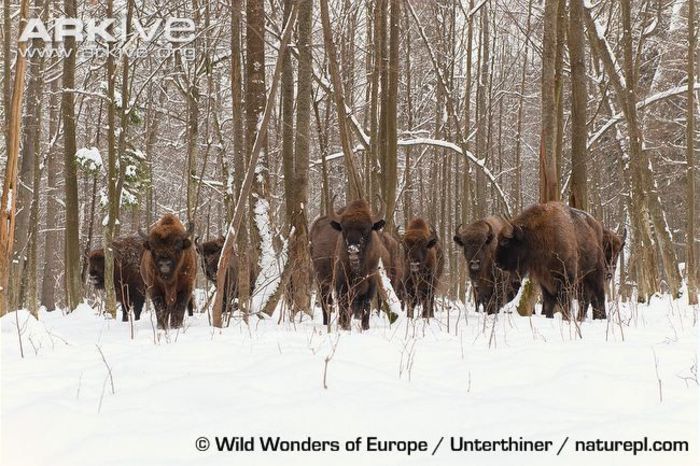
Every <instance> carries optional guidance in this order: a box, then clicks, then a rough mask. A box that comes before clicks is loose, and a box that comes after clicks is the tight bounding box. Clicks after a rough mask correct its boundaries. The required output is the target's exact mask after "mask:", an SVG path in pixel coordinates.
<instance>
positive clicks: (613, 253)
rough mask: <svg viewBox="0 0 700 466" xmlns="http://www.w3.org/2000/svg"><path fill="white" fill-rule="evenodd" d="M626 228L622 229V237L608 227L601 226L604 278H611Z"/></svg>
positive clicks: (623, 244) (625, 236) (622, 245)
mask: <svg viewBox="0 0 700 466" xmlns="http://www.w3.org/2000/svg"><path fill="white" fill-rule="evenodd" d="M626 239H627V230H625V231H623V233H622V237H620V236H619V235H618V234H617V233H615V232H614V231H612V230H609V229H608V228H603V253H604V254H605V280H607V281H609V280H612V278H613V276H614V275H615V270H616V269H617V259H618V257H620V251H622V248H623V247H624V246H625V240H626Z"/></svg>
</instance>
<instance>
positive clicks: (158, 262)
mask: <svg viewBox="0 0 700 466" xmlns="http://www.w3.org/2000/svg"><path fill="white" fill-rule="evenodd" d="M193 231H194V224H192V223H190V224H189V225H188V227H187V229H186V230H185V227H184V226H183V225H182V223H181V222H180V220H179V219H178V218H177V217H176V216H175V215H173V214H165V215H164V216H163V217H161V219H160V220H158V222H157V223H156V224H155V225H154V226H153V227H152V228H151V230H150V232H149V233H148V234H146V233H144V232H142V231H140V230H139V234H140V235H141V237H142V238H143V247H144V249H145V251H144V253H143V257H142V258H141V276H142V277H143V281H144V283H145V284H146V287H147V288H146V289H147V292H148V295H149V296H150V298H151V302H153V307H154V308H155V310H156V318H157V321H158V327H159V328H163V329H167V328H178V327H180V326H182V321H183V319H184V317H185V308H186V307H187V306H188V305H190V303H191V301H192V300H193V297H192V291H193V290H194V283H195V279H196V278H197V253H196V252H195V249H194V247H192V246H193V244H192V233H193Z"/></svg>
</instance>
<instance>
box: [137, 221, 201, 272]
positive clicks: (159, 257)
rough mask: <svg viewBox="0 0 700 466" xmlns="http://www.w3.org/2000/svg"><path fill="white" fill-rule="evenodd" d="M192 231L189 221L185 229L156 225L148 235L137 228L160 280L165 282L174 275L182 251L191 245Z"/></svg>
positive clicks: (192, 227)
mask: <svg viewBox="0 0 700 466" xmlns="http://www.w3.org/2000/svg"><path fill="white" fill-rule="evenodd" d="M193 232H194V224H193V223H191V222H190V223H189V224H188V225H187V230H184V229H182V227H180V229H179V230H177V229H170V228H167V229H166V228H163V229H160V228H158V227H157V226H156V227H155V228H153V229H152V230H151V233H150V235H146V234H145V233H144V232H142V231H141V230H139V234H140V235H141V238H142V239H143V247H144V249H146V250H148V251H150V253H151V257H152V259H153V265H154V267H155V271H156V273H157V274H158V276H159V277H160V278H161V279H162V280H164V281H166V282H167V281H170V280H171V279H172V278H173V277H174V276H175V272H176V270H177V268H178V265H179V264H180V262H181V260H182V257H183V253H184V252H185V251H186V250H187V249H189V248H190V247H192V239H191V238H192V233H193Z"/></svg>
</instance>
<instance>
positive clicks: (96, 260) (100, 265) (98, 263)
mask: <svg viewBox="0 0 700 466" xmlns="http://www.w3.org/2000/svg"><path fill="white" fill-rule="evenodd" d="M88 262H89V264H90V265H89V269H88V273H89V275H90V283H92V286H94V287H95V288H97V289H98V290H101V289H103V288H104V287H105V255H104V252H103V251H102V249H98V250H96V251H92V252H91V253H90V255H89V256H88Z"/></svg>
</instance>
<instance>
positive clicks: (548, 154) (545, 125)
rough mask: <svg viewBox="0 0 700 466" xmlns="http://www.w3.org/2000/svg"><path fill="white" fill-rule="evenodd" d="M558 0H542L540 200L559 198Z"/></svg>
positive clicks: (555, 199)
mask: <svg viewBox="0 0 700 466" xmlns="http://www.w3.org/2000/svg"><path fill="white" fill-rule="evenodd" d="M558 2H559V0H545V6H544V20H543V21H544V37H543V39H542V42H543V45H542V129H541V131H542V134H541V141H540V202H547V201H558V200H559V180H558V178H557V172H558V169H557V159H556V145H557V99H556V92H555V89H556V81H555V75H556V62H557V23H558V21H557V20H558V15H559V11H558V10H559V5H558Z"/></svg>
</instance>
